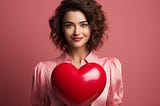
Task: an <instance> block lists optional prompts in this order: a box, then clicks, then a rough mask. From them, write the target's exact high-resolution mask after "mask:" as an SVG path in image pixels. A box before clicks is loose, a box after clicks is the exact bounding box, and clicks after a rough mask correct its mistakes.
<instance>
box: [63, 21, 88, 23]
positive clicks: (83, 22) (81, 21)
mask: <svg viewBox="0 0 160 106" xmlns="http://www.w3.org/2000/svg"><path fill="white" fill-rule="evenodd" d="M85 22H86V23H88V21H81V22H79V23H80V24H82V23H85ZM68 23H70V24H74V22H71V21H65V22H64V24H68Z"/></svg>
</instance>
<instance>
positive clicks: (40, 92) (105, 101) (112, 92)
mask: <svg viewBox="0 0 160 106" xmlns="http://www.w3.org/2000/svg"><path fill="white" fill-rule="evenodd" d="M64 62H66V63H72V60H71V58H70V57H69V56H68V54H67V53H63V54H62V55H61V56H60V57H58V58H56V59H54V60H52V61H45V62H39V63H38V64H37V65H36V67H35V71H34V74H33V84H32V93H31V102H32V104H36V105H39V106H50V105H47V104H51V106H64V104H63V103H62V102H61V101H60V100H59V99H58V98H57V97H56V95H55V93H54V91H53V89H52V86H51V80H50V79H51V74H52V71H53V69H54V68H55V67H56V66H57V65H58V64H61V63H64ZM90 62H94V63H98V64H99V65H101V66H102V67H103V68H104V70H105V72H106V75H107V82H106V86H105V88H104V91H103V92H102V93H101V95H100V96H99V97H98V98H97V99H96V100H95V101H94V102H93V103H92V104H93V106H116V105H117V104H121V103H122V97H123V82H122V70H121V63H120V61H119V60H118V59H117V58H115V57H112V58H109V57H105V58H99V57H97V55H96V54H94V53H92V52H91V53H90V54H89V55H88V56H87V57H86V58H85V59H84V60H82V61H81V66H83V65H84V64H86V63H90Z"/></svg>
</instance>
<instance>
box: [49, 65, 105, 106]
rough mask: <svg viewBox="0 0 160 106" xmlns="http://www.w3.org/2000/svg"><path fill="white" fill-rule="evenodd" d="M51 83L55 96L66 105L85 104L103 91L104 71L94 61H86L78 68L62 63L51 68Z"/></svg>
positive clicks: (78, 105)
mask: <svg viewBox="0 0 160 106" xmlns="http://www.w3.org/2000/svg"><path fill="white" fill-rule="evenodd" d="M51 84H52V87H53V90H54V91H55V93H56V95H57V97H58V98H59V99H60V100H61V101H62V102H63V103H64V104H67V106H87V105H89V104H90V103H92V102H93V101H94V100H95V99H96V98H97V97H98V96H99V95H100V94H101V93H102V92H103V90H104V87H105V85H106V73H105V71H104V69H103V68H102V67H101V66H100V65H99V64H96V63H87V64H85V65H84V66H82V67H81V68H80V69H77V68H76V67H75V66H73V65H72V64H70V63H62V64H60V65H58V66H57V67H55V69H54V70H53V72H52V75H51Z"/></svg>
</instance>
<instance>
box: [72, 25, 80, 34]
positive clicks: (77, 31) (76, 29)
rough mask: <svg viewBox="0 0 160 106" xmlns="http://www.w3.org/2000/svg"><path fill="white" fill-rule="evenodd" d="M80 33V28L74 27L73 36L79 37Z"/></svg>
mask: <svg viewBox="0 0 160 106" xmlns="http://www.w3.org/2000/svg"><path fill="white" fill-rule="evenodd" d="M80 33H81V28H80V27H79V26H76V27H75V31H74V34H75V35H79V34H80Z"/></svg>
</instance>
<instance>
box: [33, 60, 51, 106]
mask: <svg viewBox="0 0 160 106" xmlns="http://www.w3.org/2000/svg"><path fill="white" fill-rule="evenodd" d="M44 73H45V64H44V63H43V62H39V63H38V64H37V65H36V67H35V71H34V73H33V79H32V90H31V104H32V106H50V100H49V96H48V90H47V86H46V80H45V75H44Z"/></svg>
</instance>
